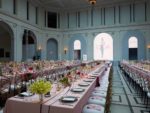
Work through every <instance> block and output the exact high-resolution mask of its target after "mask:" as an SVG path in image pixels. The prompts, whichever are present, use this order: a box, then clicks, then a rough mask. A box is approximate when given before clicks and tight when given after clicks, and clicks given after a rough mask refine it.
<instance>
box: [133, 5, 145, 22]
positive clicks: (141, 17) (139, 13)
mask: <svg viewBox="0 0 150 113" xmlns="http://www.w3.org/2000/svg"><path fill="white" fill-rule="evenodd" d="M134 13H135V14H134V16H135V17H134V19H135V22H144V21H145V4H144V3H137V4H135V5H134Z"/></svg>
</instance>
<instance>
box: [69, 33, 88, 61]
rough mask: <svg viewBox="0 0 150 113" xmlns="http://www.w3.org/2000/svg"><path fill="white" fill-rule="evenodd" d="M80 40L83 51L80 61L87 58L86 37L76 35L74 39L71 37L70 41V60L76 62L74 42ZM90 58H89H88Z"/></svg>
mask: <svg viewBox="0 0 150 113" xmlns="http://www.w3.org/2000/svg"><path fill="white" fill-rule="evenodd" d="M76 40H78V41H80V43H81V49H80V53H81V55H80V57H81V58H80V59H81V60H84V59H83V56H87V42H86V40H85V37H84V36H82V35H81V34H75V35H73V36H72V37H70V40H69V41H68V45H69V47H68V50H69V51H68V59H69V60H74V42H75V41H76ZM87 58H88V57H87Z"/></svg>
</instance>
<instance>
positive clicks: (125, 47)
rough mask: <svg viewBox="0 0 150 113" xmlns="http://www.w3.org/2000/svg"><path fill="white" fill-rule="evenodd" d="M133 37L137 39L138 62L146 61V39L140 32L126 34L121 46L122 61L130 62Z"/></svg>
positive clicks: (132, 31)
mask: <svg viewBox="0 0 150 113" xmlns="http://www.w3.org/2000/svg"><path fill="white" fill-rule="evenodd" d="M131 37H136V39H137V60H144V59H145V58H146V51H145V37H144V35H143V33H142V32H140V31H139V30H130V31H127V32H126V33H125V34H124V36H123V39H122V44H121V47H122V59H125V60H129V39H130V38H131ZM131 39H133V38H131ZM131 41H132V40H131Z"/></svg>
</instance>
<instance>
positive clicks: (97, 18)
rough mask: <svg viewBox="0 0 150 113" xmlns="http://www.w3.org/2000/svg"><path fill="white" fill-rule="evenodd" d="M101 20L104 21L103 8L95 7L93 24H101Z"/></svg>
mask: <svg viewBox="0 0 150 113" xmlns="http://www.w3.org/2000/svg"><path fill="white" fill-rule="evenodd" d="M101 21H102V17H101V9H100V8H96V9H94V13H93V26H100V25H101Z"/></svg>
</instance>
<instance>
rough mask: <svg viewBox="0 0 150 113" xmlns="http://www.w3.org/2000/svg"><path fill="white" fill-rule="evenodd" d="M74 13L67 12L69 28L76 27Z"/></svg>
mask: <svg viewBox="0 0 150 113" xmlns="http://www.w3.org/2000/svg"><path fill="white" fill-rule="evenodd" d="M76 19H77V18H76V13H75V12H72V13H69V28H76V26H77V20H76Z"/></svg>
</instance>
